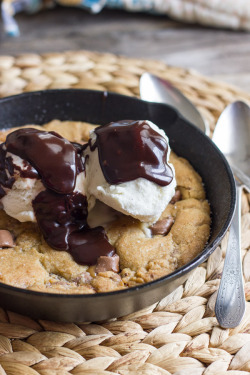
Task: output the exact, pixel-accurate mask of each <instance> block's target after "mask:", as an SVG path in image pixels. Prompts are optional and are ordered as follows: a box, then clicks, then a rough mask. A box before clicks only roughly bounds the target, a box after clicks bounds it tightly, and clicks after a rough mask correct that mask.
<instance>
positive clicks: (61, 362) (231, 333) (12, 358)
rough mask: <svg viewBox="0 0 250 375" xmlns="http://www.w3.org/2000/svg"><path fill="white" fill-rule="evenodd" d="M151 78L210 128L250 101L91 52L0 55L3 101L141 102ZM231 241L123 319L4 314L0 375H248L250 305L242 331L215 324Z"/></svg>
mask: <svg viewBox="0 0 250 375" xmlns="http://www.w3.org/2000/svg"><path fill="white" fill-rule="evenodd" d="M145 71H149V72H152V73H154V74H157V75H159V76H161V77H162V78H167V79H168V80H170V81H171V82H172V83H173V84H174V85H175V86H176V87H178V88H179V89H180V90H181V91H182V92H183V93H184V94H185V95H186V96H188V97H189V99H190V100H191V101H192V102H193V103H194V104H195V105H196V106H197V107H198V108H199V110H200V111H201V112H202V114H203V116H204V117H205V118H206V120H207V121H208V122H209V124H210V126H211V128H212V129H213V128H214V125H215V123H216V121H217V118H218V116H219V114H220V113H221V111H222V110H223V109H224V107H225V106H226V105H227V104H229V103H230V102H232V101H234V100H244V101H245V102H248V103H250V94H247V93H244V92H241V91H240V90H238V89H237V88H234V87H232V86H229V85H227V84H224V83H219V82H213V81H211V80H210V79H209V78H206V77H204V76H201V75H199V74H198V73H196V72H192V71H188V70H183V69H181V68H176V67H170V66H166V65H165V64H164V63H162V62H159V61H152V60H141V59H131V58H126V57H119V56H115V55H110V54H100V53H94V52H89V51H75V52H65V53H53V54H51V53H50V54H46V55H43V56H40V55H34V54H32V55H28V54H26V55H22V56H17V57H12V56H0V96H2V97H3V96H7V95H12V94H18V93H21V92H25V91H33V90H41V89H47V88H69V87H73V88H89V89H98V90H109V91H114V92H119V93H122V94H127V95H133V96H138V95H139V88H138V83H139V77H140V75H141V74H142V73H143V72H145ZM242 198H243V199H242V264H243V272H244V281H245V295H246V300H247V301H250V194H247V193H246V192H244V193H243V196H242ZM227 237H228V236H226V237H225V238H224V239H223V241H222V243H221V245H220V246H219V247H218V248H217V249H216V251H215V252H214V253H213V254H212V255H211V256H210V258H209V259H208V261H207V262H206V263H204V264H202V265H201V266H200V267H198V268H196V269H195V270H194V271H193V273H192V274H191V275H190V276H189V278H188V280H187V281H186V282H185V283H184V284H183V285H181V286H180V287H179V288H177V289H176V290H175V291H174V292H172V293H171V294H170V295H168V296H167V297H165V298H164V299H163V300H161V301H160V302H159V303H157V304H155V305H153V306H150V307H148V308H147V309H144V310H143V311H139V312H136V313H134V314H131V315H129V316H125V317H123V318H120V319H117V320H116V319H114V320H111V321H109V322H103V323H98V324H93V323H86V324H78V325H76V324H73V323H72V324H60V323H55V322H49V321H34V320H32V319H30V318H28V317H24V316H20V315H18V314H15V313H11V312H6V311H4V310H1V309H0V375H2V374H7V375H35V374H36V375H38V374H40V375H66V374H76V375H89V374H93V375H108V374H110V375H111V374H120V375H140V374H141V375H168V374H175V375H217V374H220V375H224V374H225V375H245V374H249V373H250V302H247V309H246V314H245V316H244V318H243V321H242V322H241V324H240V325H239V326H238V327H237V328H235V329H223V328H221V327H220V326H219V325H218V323H217V320H216V318H215V317H214V305H215V300H216V295H217V290H218V286H219V282H220V277H221V273H222V268H223V263H224V257H225V252H226V245H227Z"/></svg>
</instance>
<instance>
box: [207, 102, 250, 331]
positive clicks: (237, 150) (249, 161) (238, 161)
mask: <svg viewBox="0 0 250 375" xmlns="http://www.w3.org/2000/svg"><path fill="white" fill-rule="evenodd" d="M213 141H214V143H215V144H216V145H217V146H218V148H219V149H220V150H221V151H222V152H223V153H224V155H225V156H226V158H227V160H228V162H229V163H230V164H231V166H234V168H233V170H234V171H235V172H236V171H238V172H240V173H239V174H240V176H241V177H242V176H243V177H244V176H245V182H246V183H248V181H250V180H249V176H250V169H249V167H250V108H249V107H248V105H247V104H245V103H243V102H234V103H232V104H230V105H229V106H228V107H227V108H226V109H225V110H224V111H223V112H222V114H221V116H220V118H219V120H218V122H217V125H216V127H215V131H214V134H213ZM236 174H237V173H236ZM242 182H243V181H242ZM246 186H247V187H248V188H249V187H250V184H249V185H247V184H246ZM241 193H242V184H241V183H239V182H238V181H236V209H235V213H234V217H233V220H232V224H231V227H230V232H229V238H228V245H227V252H226V257H225V263H224V268H223V273H222V277H221V281H220V287H219V291H218V295H217V300H216V304H215V315H216V318H217V320H218V322H219V324H220V325H221V327H224V328H234V327H236V326H237V325H239V323H240V321H241V320H242V318H243V316H244V312H245V307H246V306H245V293H244V286H243V276H242V265H241V238H240V237H241V233H240V228H241Z"/></svg>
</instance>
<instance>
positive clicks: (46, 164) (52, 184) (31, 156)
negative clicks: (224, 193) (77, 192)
mask: <svg viewBox="0 0 250 375" xmlns="http://www.w3.org/2000/svg"><path fill="white" fill-rule="evenodd" d="M5 145H6V149H7V151H9V152H12V153H13V154H15V155H18V156H20V157H21V158H22V159H24V160H27V161H28V162H29V163H30V164H31V165H32V166H33V167H34V168H35V169H36V170H37V172H38V173H39V175H40V176H41V178H42V181H43V183H44V185H45V186H46V187H48V188H49V189H51V190H54V191H56V192H58V193H61V194H68V193H71V192H72V191H73V190H74V187H75V182H76V174H77V158H78V154H77V150H76V148H75V147H74V145H72V144H71V143H70V142H69V141H67V140H66V139H64V138H62V137H61V136H60V135H59V134H57V133H55V132H44V131H41V130H37V129H31V128H24V129H20V130H16V131H14V132H13V133H10V134H9V135H8V136H7V138H6V142H5Z"/></svg>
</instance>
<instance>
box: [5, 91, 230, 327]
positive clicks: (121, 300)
mask: <svg viewBox="0 0 250 375" xmlns="http://www.w3.org/2000/svg"><path fill="white" fill-rule="evenodd" d="M52 119H60V120H75V121H86V122H90V123H94V124H101V125H104V124H106V123H108V122H111V121H116V120H122V119H134V120H139V119H147V120H151V121H152V122H154V123H155V124H157V125H158V126H159V127H160V128H162V129H164V130H165V132H166V134H167V135H168V137H169V140H170V146H171V148H172V149H173V150H174V151H175V152H176V153H177V154H178V155H179V156H182V157H184V158H186V159H188V160H189V161H190V162H191V164H192V165H193V166H194V168H195V169H196V170H197V172H198V173H199V174H200V175H201V177H202V179H203V181H204V185H205V188H206V194H207V198H208V200H209V202H210V204H211V211H212V226H211V236H210V239H209V241H208V243H207V246H206V247H205V249H204V250H203V251H202V252H201V253H200V254H199V255H198V256H197V257H196V258H195V259H193V260H192V261H191V262H190V263H188V264H186V265H185V266H184V267H182V268H179V269H178V270H176V271H175V272H173V273H171V274H170V275H167V276H165V277H162V278H160V279H158V280H155V281H152V282H150V283H146V284H142V285H140V286H137V287H133V288H130V289H125V290H121V291H116V292H109V293H100V294H95V295H78V294H77V295H76V294H75V295H74V294H72V295H68V294H65V295H63V294H51V293H41V292H35V291H30V290H25V289H20V288H16V287H12V286H8V285H5V284H2V283H0V305H1V306H2V307H4V308H6V309H9V310H12V311H15V312H18V313H22V314H26V315H29V316H31V317H33V318H39V319H50V320H55V321H63V322H73V321H74V322H80V321H98V320H104V319H108V318H112V317H119V316H122V315H125V314H129V313H132V312H134V311H136V310H139V309H142V308H144V307H146V306H149V305H150V304H153V303H154V302H156V301H158V300H160V299H161V298H163V297H165V296H166V295H167V294H168V293H170V292H172V291H173V290H174V289H175V288H177V287H178V286H179V285H181V284H182V283H183V282H184V281H185V280H186V279H187V277H188V275H189V273H190V271H191V270H193V269H194V268H195V267H197V266H198V265H199V264H201V263H202V262H204V261H205V260H206V259H207V258H208V256H209V255H210V254H211V253H212V252H213V251H214V250H215V249H216V247H217V246H218V244H219V243H220V241H221V240H222V238H223V236H224V234H225V232H226V230H227V228H228V226H229V225H230V222H231V219H232V215H233V212H234V207H235V185H234V180H233V176H232V172H231V170H230V167H229V166H228V164H227V162H226V160H225V158H224V156H223V155H222V154H221V152H220V151H219V150H218V148H217V147H216V146H215V145H214V144H213V143H212V142H211V140H210V139H209V138H208V137H207V136H205V135H204V134H203V133H202V132H201V131H200V130H199V129H197V128H196V127H194V126H193V125H191V124H190V123H189V122H188V121H187V120H185V119H184V118H183V117H181V115H180V114H179V113H178V112H177V111H176V110H174V109H173V108H172V107H170V106H167V105H164V104H155V103H148V102H144V101H142V100H139V99H135V98H131V97H127V96H123V95H118V94H113V93H107V92H100V91H91V90H73V89H69V90H48V91H40V92H33V93H26V94H21V95H17V96H12V97H8V98H4V99H1V100H0V128H11V127H15V126H20V125H25V124H44V123H46V122H48V121H50V120H52ZM31 267H32V265H31Z"/></svg>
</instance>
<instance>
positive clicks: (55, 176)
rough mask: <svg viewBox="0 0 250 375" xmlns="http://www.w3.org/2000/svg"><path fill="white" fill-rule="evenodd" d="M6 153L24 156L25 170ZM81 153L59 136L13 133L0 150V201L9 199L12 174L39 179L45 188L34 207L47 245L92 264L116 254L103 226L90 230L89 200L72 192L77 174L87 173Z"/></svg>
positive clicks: (26, 130) (28, 131) (32, 131)
mask: <svg viewBox="0 0 250 375" xmlns="http://www.w3.org/2000/svg"><path fill="white" fill-rule="evenodd" d="M5 148H6V149H5ZM7 152H11V153H13V154H15V155H17V156H19V157H21V158H22V159H23V160H24V167H25V168H24V169H21V168H20V167H19V166H16V165H15V164H14V163H13V160H12V158H11V157H10V158H8V157H7V158H6V153H7ZM81 152H82V146H81V145H79V144H76V143H70V142H69V141H67V140H66V139H64V138H62V137H61V136H60V135H59V134H57V133H55V132H44V131H40V130H36V129H32V128H23V129H20V130H16V131H15V132H13V133H10V134H9V135H8V136H7V139H6V142H5V146H4V144H3V145H1V148H0V196H1V194H2V191H3V194H2V196H3V195H5V191H4V189H3V188H2V187H1V186H3V187H6V188H11V187H12V185H13V184H14V182H15V178H14V169H17V170H19V172H20V176H22V177H29V178H34V177H36V178H41V179H42V181H43V184H44V186H45V187H46V189H45V190H44V191H42V192H40V193H39V194H38V195H37V196H36V198H35V199H34V200H33V202H32V204H33V209H34V212H35V215H36V219H37V224H38V226H39V228H40V230H41V232H42V234H43V237H44V239H45V241H46V242H47V243H48V244H49V245H50V246H51V247H52V248H54V249H57V250H66V251H68V252H69V253H70V254H71V255H72V257H73V258H74V259H75V261H76V262H78V263H80V264H87V265H91V264H96V263H97V259H98V258H99V257H100V256H112V255H114V253H115V251H114V248H113V247H112V246H111V244H110V243H109V242H108V238H107V236H106V234H105V231H104V229H103V228H102V227H96V228H93V229H91V228H90V227H89V226H88V224H87V215H88V203H87V199H86V197H85V196H84V195H82V194H81V193H79V192H76V191H74V189H75V184H76V178H77V175H78V174H79V173H81V172H83V171H84V164H83V159H82V157H81ZM1 190H2V191H1Z"/></svg>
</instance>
